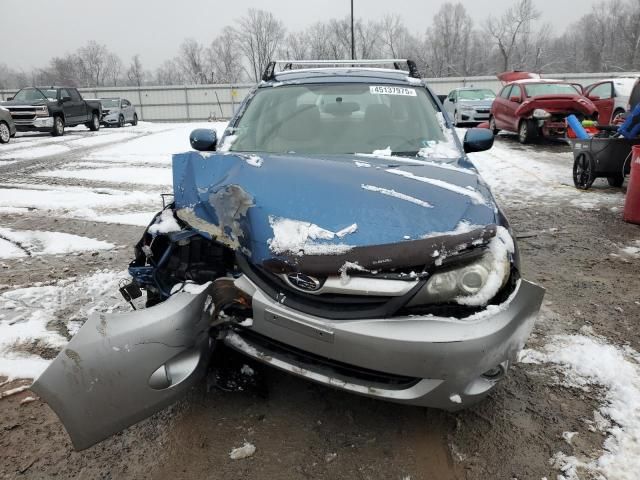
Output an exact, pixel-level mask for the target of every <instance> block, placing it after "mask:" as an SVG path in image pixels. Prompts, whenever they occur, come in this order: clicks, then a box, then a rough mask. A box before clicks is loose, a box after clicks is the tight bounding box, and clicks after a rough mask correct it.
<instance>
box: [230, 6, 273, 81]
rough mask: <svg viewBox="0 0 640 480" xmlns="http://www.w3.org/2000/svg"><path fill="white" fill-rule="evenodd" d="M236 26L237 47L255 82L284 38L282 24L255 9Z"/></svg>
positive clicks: (270, 14)
mask: <svg viewBox="0 0 640 480" xmlns="http://www.w3.org/2000/svg"><path fill="white" fill-rule="evenodd" d="M237 24H238V28H237V29H236V38H237V40H238V45H239V46H240V49H241V50H242V52H243V53H244V55H245V57H246V58H247V60H248V62H249V73H250V76H251V77H252V78H253V79H254V80H255V81H256V82H257V81H258V80H259V79H260V76H261V75H262V72H263V71H264V70H265V69H266V67H267V65H268V63H269V62H270V61H271V60H273V56H274V54H275V53H276V51H277V50H278V46H279V45H280V43H281V42H282V40H283V38H284V36H285V28H284V24H283V23H282V21H280V20H278V19H277V18H276V17H275V16H274V15H273V14H272V13H271V12H267V11H265V10H257V9H255V8H250V9H249V11H248V12H247V14H246V15H245V16H244V17H242V18H240V19H239V20H237Z"/></svg>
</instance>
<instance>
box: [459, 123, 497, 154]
mask: <svg viewBox="0 0 640 480" xmlns="http://www.w3.org/2000/svg"><path fill="white" fill-rule="evenodd" d="M493 138H494V137H493V132H492V131H491V130H488V129H486V128H470V129H469V130H467V133H466V135H465V136H464V143H463V147H464V153H473V152H484V151H485V150H489V149H490V148H491V147H493Z"/></svg>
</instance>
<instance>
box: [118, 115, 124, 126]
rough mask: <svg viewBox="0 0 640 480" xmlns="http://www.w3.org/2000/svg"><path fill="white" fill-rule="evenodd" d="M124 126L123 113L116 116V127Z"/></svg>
mask: <svg viewBox="0 0 640 480" xmlns="http://www.w3.org/2000/svg"><path fill="white" fill-rule="evenodd" d="M122 127H124V115H120V116H119V117H118V128H122Z"/></svg>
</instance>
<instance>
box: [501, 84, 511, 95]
mask: <svg viewBox="0 0 640 480" xmlns="http://www.w3.org/2000/svg"><path fill="white" fill-rule="evenodd" d="M512 87H513V85H507V86H506V87H504V88H503V89H502V91H501V92H500V97H501V98H509V96H510V93H511V89H512Z"/></svg>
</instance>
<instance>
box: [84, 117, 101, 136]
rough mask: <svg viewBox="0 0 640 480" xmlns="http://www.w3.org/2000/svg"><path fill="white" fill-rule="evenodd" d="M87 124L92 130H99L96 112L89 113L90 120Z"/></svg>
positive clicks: (98, 119)
mask: <svg viewBox="0 0 640 480" xmlns="http://www.w3.org/2000/svg"><path fill="white" fill-rule="evenodd" d="M87 126H88V127H89V130H91V131H92V132H97V131H98V130H100V117H98V114H97V113H93V114H92V115H91V121H90V122H89V124H88V125H87Z"/></svg>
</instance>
